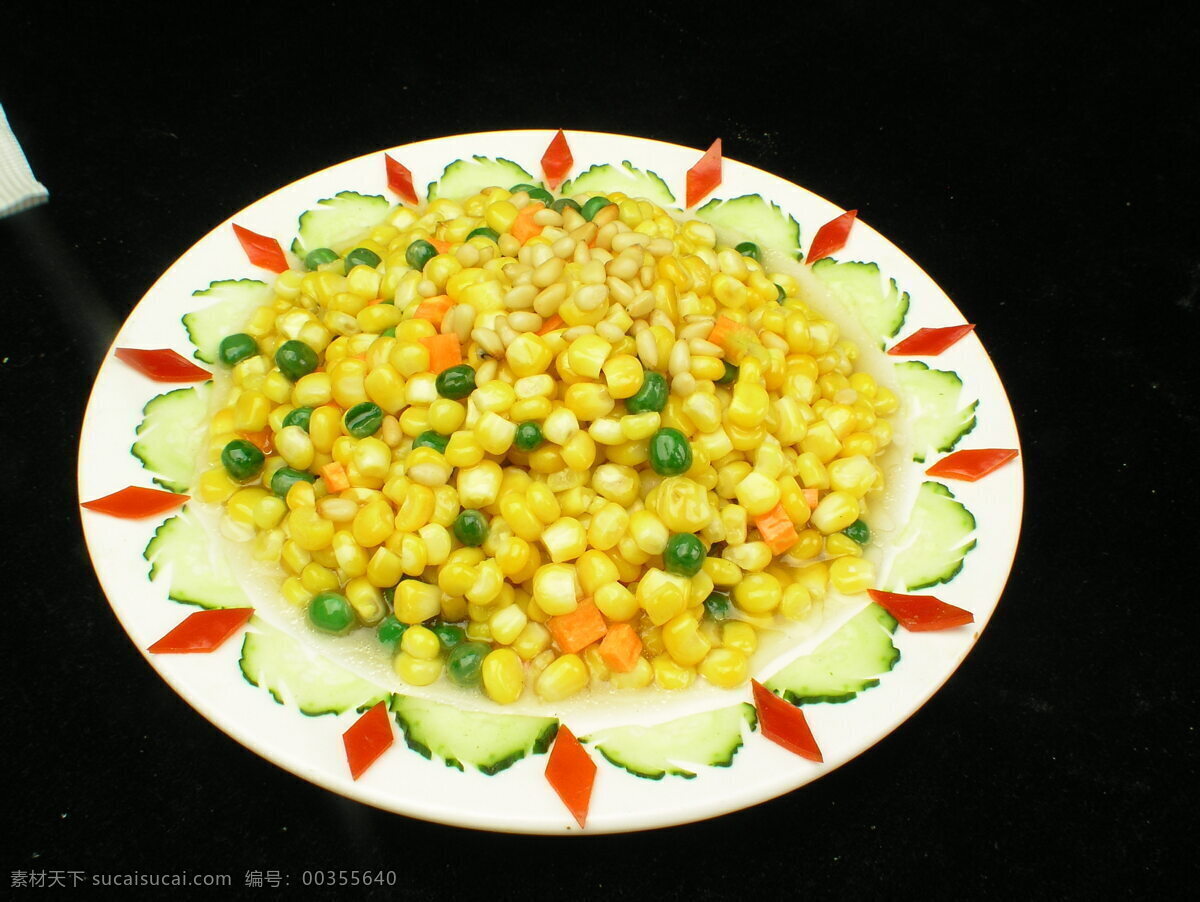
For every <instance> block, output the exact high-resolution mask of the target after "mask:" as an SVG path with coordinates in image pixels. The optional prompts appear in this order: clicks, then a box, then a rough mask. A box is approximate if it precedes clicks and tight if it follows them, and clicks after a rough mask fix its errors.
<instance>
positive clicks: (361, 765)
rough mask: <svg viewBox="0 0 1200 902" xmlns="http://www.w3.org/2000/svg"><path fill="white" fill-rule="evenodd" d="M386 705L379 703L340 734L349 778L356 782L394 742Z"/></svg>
mask: <svg viewBox="0 0 1200 902" xmlns="http://www.w3.org/2000/svg"><path fill="white" fill-rule="evenodd" d="M395 738H396V737H395V735H394V734H393V733H392V722H391V720H390V719H389V718H388V713H387V704H386V703H385V702H379V703H378V704H377V705H375V707H373V708H372V709H371V710H370V711H368V712H367V713H366V714H364V715H363V716H362V717H360V718H359V719H358V720H356V721H354V725H353V726H351V727H350V729H348V730H347V731H346V732H345V733H343V734H342V743H343V744H344V745H345V746H346V761H347V762H349V764H350V776H351V777H353V778H354V779H355V780H357V779H358V778H359V777H361V776H362V775H363V773H364V772H365V771H366V769H367V768H368V767H370V766H371V765H372V764H374V763H375V759H377V758H378V757H379V756H380V755H382V754H383V753H384V752H386V751H387V750H388V748H389V747H390V746H391V744H392V743H393V742H394V741H395Z"/></svg>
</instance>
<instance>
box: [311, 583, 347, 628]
mask: <svg viewBox="0 0 1200 902" xmlns="http://www.w3.org/2000/svg"><path fill="white" fill-rule="evenodd" d="M308 622H309V623H311V624H312V625H313V626H315V627H316V628H317V629H319V630H320V631H321V632H323V633H333V634H335V635H341V634H343V633H347V632H349V631H350V627H352V626H354V608H352V607H351V606H350V602H349V601H347V600H346V596H345V595H339V594H338V593H337V592H319V593H317V594H316V595H314V596H313V597H312V601H310V602H309V603H308Z"/></svg>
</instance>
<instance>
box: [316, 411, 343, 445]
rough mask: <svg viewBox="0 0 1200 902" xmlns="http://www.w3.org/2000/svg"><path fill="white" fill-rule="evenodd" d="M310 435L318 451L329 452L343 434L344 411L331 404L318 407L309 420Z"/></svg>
mask: <svg viewBox="0 0 1200 902" xmlns="http://www.w3.org/2000/svg"><path fill="white" fill-rule="evenodd" d="M308 435H309V438H311V439H312V443H313V448H315V449H316V451H317V452H318V453H321V454H329V453H330V452H331V451H333V445H334V443H335V442H336V441H337V440H338V438H339V437H340V436H341V435H342V412H341V411H340V410H339V409H338V408H337V407H334V406H332V405H329V404H326V405H323V406H321V407H317V408H316V409H315V410H314V411H313V412H312V416H311V417H310V418H309V421H308Z"/></svg>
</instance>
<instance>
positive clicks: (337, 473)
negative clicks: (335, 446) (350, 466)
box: [321, 460, 350, 492]
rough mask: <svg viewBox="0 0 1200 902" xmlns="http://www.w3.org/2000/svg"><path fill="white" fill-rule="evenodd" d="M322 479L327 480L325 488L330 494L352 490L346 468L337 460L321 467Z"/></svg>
mask: <svg viewBox="0 0 1200 902" xmlns="http://www.w3.org/2000/svg"><path fill="white" fill-rule="evenodd" d="M321 478H322V479H324V480H325V488H326V490H327V491H329V492H344V491H346V489H348V488H350V477H349V476H347V475H346V468H345V467H343V466H342V465H341V464H340V463H338V462H337V461H336V460H335V461H333V462H331V463H327V464H325V466H323V467H321Z"/></svg>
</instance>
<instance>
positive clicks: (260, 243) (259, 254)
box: [233, 223, 288, 272]
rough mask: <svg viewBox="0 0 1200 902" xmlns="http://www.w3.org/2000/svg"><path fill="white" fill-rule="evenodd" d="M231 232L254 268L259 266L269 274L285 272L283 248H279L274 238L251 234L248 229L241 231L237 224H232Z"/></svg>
mask: <svg viewBox="0 0 1200 902" xmlns="http://www.w3.org/2000/svg"><path fill="white" fill-rule="evenodd" d="M233 232H234V234H235V235H237V238H238V241H240V242H241V243H242V250H244V251H245V252H246V256H247V257H249V258H250V262H251V263H253V264H254V265H255V266H261V267H262V268H263V269H269V270H271V272H284V271H286V270H287V268H288V262H287V257H285V256H284V255H283V248H281V247H280V246H279V242H278V241H276V240H275V239H274V238H268V237H267V236H266V235H260V234H258V233H257V232H251V231H250V230H249V229H243V228H242V227H241V226H240V225H238V224H237V223H234V224H233Z"/></svg>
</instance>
